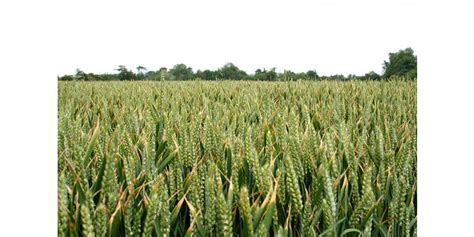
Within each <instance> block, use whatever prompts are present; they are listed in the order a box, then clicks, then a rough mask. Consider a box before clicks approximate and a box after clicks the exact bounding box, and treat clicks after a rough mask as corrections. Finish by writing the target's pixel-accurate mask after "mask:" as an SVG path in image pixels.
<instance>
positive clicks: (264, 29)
mask: <svg viewBox="0 0 474 237" xmlns="http://www.w3.org/2000/svg"><path fill="white" fill-rule="evenodd" d="M86 2H87V1H86ZM331 2H332V1H320V2H319V3H317V4H316V3H311V2H309V1H307V2H302V1H291V2H290V1H287V3H281V2H277V1H258V2H257V1H232V2H231V1H222V0H221V1H187V2H185V1H169V2H160V3H155V2H151V1H150V2H148V1H141V2H139V1H133V3H123V2H120V3H119V2H117V3H115V2H114V3H111V2H99V1H94V2H93V3H86V4H84V1H79V2H77V3H75V4H71V3H59V4H64V5H62V6H61V5H60V6H57V7H58V8H59V9H60V10H61V11H58V12H55V14H57V19H58V21H56V22H55V23H56V24H58V31H59V34H58V35H59V37H58V38H57V40H58V43H57V44H56V46H55V47H58V48H57V49H56V50H57V52H58V57H59V58H60V60H58V65H56V66H57V74H58V75H62V74H66V73H68V74H70V73H74V72H75V69H76V68H80V69H82V70H84V71H86V72H95V73H102V72H113V69H115V68H117V66H118V65H120V64H123V65H125V66H127V67H128V68H133V69H134V70H135V68H136V66H138V65H143V66H145V67H147V68H148V69H149V70H157V69H159V68H160V67H162V66H164V67H168V68H171V67H172V66H173V65H175V64H177V63H185V64H186V65H188V66H190V67H192V68H193V70H194V71H196V70H197V69H216V68H218V67H221V66H222V65H224V64H225V63H226V62H232V63H234V64H235V65H237V66H238V67H240V68H241V69H243V70H245V71H247V72H248V73H253V72H254V71H255V70H256V69H257V68H263V67H265V68H271V67H276V68H277V71H283V69H290V70H293V71H296V72H299V71H307V70H310V69H316V71H317V72H318V74H320V75H329V74H345V75H347V74H363V73H366V72H369V71H371V70H373V71H375V72H377V73H381V72H382V62H383V60H387V58H388V53H389V52H395V51H398V50H399V49H402V48H405V47H408V46H410V47H412V48H413V49H414V50H415V53H416V52H417V51H416V46H415V40H414V39H415V38H416V37H415V34H416V33H417V31H419V29H417V27H416V24H415V23H414V18H416V17H417V16H416V12H415V11H416V8H415V7H414V4H413V3H396V4H395V3H387V2H385V1H366V2H363V1H362V2H359V1H357V3H351V2H349V1H348V2H337V3H331Z"/></svg>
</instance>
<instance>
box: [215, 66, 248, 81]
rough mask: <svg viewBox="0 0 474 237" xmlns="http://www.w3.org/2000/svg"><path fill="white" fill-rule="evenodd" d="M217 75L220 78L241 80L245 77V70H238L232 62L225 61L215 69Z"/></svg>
mask: <svg viewBox="0 0 474 237" xmlns="http://www.w3.org/2000/svg"><path fill="white" fill-rule="evenodd" d="M217 75H218V77H219V78H220V79H232V80H243V79H245V77H247V73H246V72H245V71H242V70H240V69H239V68H238V67H237V66H235V65H234V64H232V63H227V64H226V65H224V66H223V67H221V68H219V69H218V70H217Z"/></svg>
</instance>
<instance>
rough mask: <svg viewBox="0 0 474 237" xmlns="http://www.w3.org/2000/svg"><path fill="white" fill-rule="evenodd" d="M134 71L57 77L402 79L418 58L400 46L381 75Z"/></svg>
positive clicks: (229, 68) (232, 69) (231, 69)
mask: <svg viewBox="0 0 474 237" xmlns="http://www.w3.org/2000/svg"><path fill="white" fill-rule="evenodd" d="M136 69H137V72H136V73H134V72H133V71H131V70H128V69H127V68H126V67H125V66H123V65H120V66H119V68H118V69H116V71H118V74H93V73H85V72H83V71H82V70H79V69H78V70H77V72H76V75H64V76H61V77H59V76H58V80H60V81H113V80H120V81H133V80H140V81H189V80H204V81H216V80H237V81H242V80H246V81H298V80H309V81H316V80H337V81H348V80H375V81H378V80H388V79H390V80H400V79H401V80H404V79H415V78H416V77H417V59H416V56H415V55H414V51H413V50H412V49H411V48H407V49H404V50H400V51H398V52H397V53H390V54H389V61H388V62H387V61H384V63H383V70H384V73H383V75H379V74H377V73H376V72H374V71H370V72H368V73H366V74H364V75H353V74H349V75H347V76H344V75H342V74H336V75H329V76H326V75H322V76H320V75H319V74H318V72H317V71H316V70H309V71H307V72H298V73H296V72H293V71H291V70H284V71H283V73H278V72H276V68H270V69H266V68H263V69H260V68H259V69H257V70H255V72H254V73H253V74H247V73H246V72H245V71H244V70H241V69H240V68H239V67H237V66H236V65H234V64H233V63H226V64H225V65H224V66H222V67H220V68H218V69H217V70H209V69H206V70H197V71H196V72H195V73H194V72H193V69H192V68H191V67H188V66H186V65H185V64H182V63H180V64H176V65H175V66H174V67H173V68H171V69H170V70H168V69H167V68H166V67H162V68H160V69H159V70H158V71H152V70H148V69H147V68H145V67H143V66H138V67H137V68H136Z"/></svg>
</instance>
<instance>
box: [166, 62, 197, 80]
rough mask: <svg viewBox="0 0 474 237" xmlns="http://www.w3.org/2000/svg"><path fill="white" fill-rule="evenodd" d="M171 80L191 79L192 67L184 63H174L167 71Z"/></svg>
mask: <svg viewBox="0 0 474 237" xmlns="http://www.w3.org/2000/svg"><path fill="white" fill-rule="evenodd" d="M169 74H170V77H171V79H172V80H191V79H193V75H194V74H193V69H192V68H190V67H187V66H186V65H185V64H182V63H180V64H176V65H175V66H174V67H173V68H172V69H170V71H169Z"/></svg>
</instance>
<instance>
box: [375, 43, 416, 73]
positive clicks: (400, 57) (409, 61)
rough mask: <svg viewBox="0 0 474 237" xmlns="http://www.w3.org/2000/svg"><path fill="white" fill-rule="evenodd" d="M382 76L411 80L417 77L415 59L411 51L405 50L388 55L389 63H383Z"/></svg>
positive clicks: (409, 49)
mask: <svg viewBox="0 0 474 237" xmlns="http://www.w3.org/2000/svg"><path fill="white" fill-rule="evenodd" d="M383 70H384V74H383V76H384V77H385V78H390V77H393V76H404V77H408V78H411V79H414V78H416V77H417V57H416V55H415V54H414V51H413V49H411V48H406V49H403V50H400V51H398V52H396V53H390V54H389V61H388V62H387V61H384V63H383Z"/></svg>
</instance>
